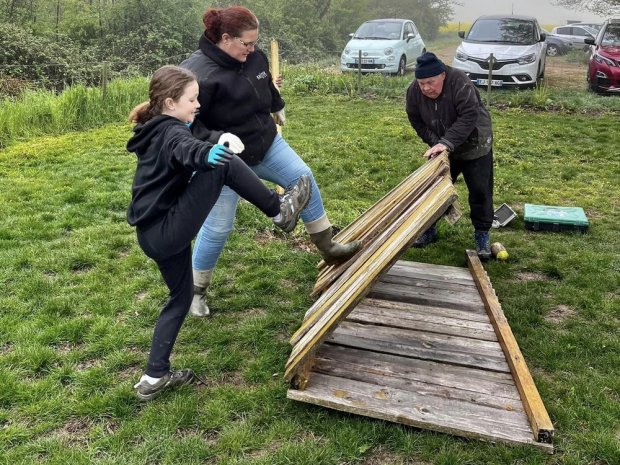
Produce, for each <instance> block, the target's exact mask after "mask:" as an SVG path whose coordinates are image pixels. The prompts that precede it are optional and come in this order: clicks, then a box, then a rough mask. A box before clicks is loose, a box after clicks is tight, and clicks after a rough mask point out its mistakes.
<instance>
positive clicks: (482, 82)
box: [476, 79, 504, 87]
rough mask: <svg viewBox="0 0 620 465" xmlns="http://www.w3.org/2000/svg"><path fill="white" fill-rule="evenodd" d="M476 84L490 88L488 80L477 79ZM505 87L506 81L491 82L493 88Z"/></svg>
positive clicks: (496, 80) (495, 80) (494, 80)
mask: <svg viewBox="0 0 620 465" xmlns="http://www.w3.org/2000/svg"><path fill="white" fill-rule="evenodd" d="M476 84H478V85H479V86H488V85H489V80H488V79H476ZM503 85H504V81H502V80H501V79H493V80H491V87H502V86H503Z"/></svg>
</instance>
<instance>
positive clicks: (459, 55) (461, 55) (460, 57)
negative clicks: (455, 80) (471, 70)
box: [454, 50, 469, 61]
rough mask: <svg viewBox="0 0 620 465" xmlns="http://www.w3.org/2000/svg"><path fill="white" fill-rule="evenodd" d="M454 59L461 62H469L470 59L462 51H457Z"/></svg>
mask: <svg viewBox="0 0 620 465" xmlns="http://www.w3.org/2000/svg"><path fill="white" fill-rule="evenodd" d="M454 58H456V59H457V60H459V61H467V60H468V58H469V57H468V56H467V54H466V53H463V52H461V51H460V50H457V51H456V55H455V56H454Z"/></svg>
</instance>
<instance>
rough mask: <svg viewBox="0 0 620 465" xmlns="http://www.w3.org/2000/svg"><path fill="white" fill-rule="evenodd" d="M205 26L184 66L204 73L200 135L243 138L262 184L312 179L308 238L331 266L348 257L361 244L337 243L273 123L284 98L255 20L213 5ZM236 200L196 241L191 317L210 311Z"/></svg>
mask: <svg viewBox="0 0 620 465" xmlns="http://www.w3.org/2000/svg"><path fill="white" fill-rule="evenodd" d="M203 23H204V25H205V33H204V34H203V35H202V36H201V38H200V43H199V49H198V50H197V51H196V52H194V53H193V54H192V55H191V56H190V57H189V58H188V59H187V60H185V61H184V62H183V63H181V66H182V67H184V68H187V69H190V70H192V71H193V72H194V73H195V74H196V75H197V76H198V82H199V84H200V96H199V100H200V103H201V105H202V108H201V110H200V112H199V113H198V115H197V117H196V118H197V121H198V123H199V124H196V125H194V128H193V132H194V135H195V136H196V137H198V138H199V139H202V140H210V141H212V142H213V141H216V140H217V139H218V138H219V137H220V135H221V134H222V133H223V132H231V133H233V134H235V135H237V136H238V137H239V138H240V139H241V141H240V142H241V144H240V145H239V146H243V147H244V150H243V151H242V152H241V153H239V156H240V157H241V159H242V160H243V161H245V162H246V163H247V164H248V165H249V166H250V168H251V169H252V170H253V171H254V172H255V173H256V174H257V175H258V176H259V177H260V178H261V179H265V180H268V181H272V182H274V183H277V184H279V185H281V186H288V185H290V184H292V183H293V182H295V180H296V179H297V178H298V177H299V176H301V175H307V176H309V177H310V179H311V181H312V198H311V200H310V203H309V205H308V208H306V210H304V212H303V213H302V214H301V219H302V221H303V222H304V225H305V227H306V230H307V231H308V233H309V234H310V239H311V240H312V242H313V243H314V244H315V245H316V246H317V248H318V249H319V252H320V254H321V256H322V257H323V259H324V260H325V261H326V262H327V263H328V264H334V263H338V262H341V261H344V260H347V259H348V258H349V257H351V256H352V255H353V254H355V252H357V250H358V249H359V248H360V246H361V244H360V243H359V242H357V241H354V242H351V243H349V244H346V245H343V244H339V243H337V242H334V241H333V240H332V226H331V223H330V222H329V219H328V218H327V215H326V213H325V209H324V207H323V201H322V199H321V193H320V192H319V189H318V186H317V185H316V182H315V181H314V178H313V176H312V172H311V170H310V168H309V167H308V166H307V165H306V164H305V163H304V161H303V160H302V159H301V158H300V157H299V156H298V155H297V153H295V151H294V150H293V149H292V148H291V147H290V146H289V145H288V144H287V143H286V141H285V140H284V139H283V138H282V137H281V136H280V135H278V133H277V131H276V124H275V123H274V118H275V120H276V122H278V123H279V124H281V125H282V124H284V122H285V114H284V101H283V100H282V98H281V97H280V94H279V92H278V90H277V89H276V88H275V86H274V84H273V82H272V77H271V74H270V72H269V63H268V61H267V57H266V56H265V54H264V53H263V52H262V51H261V50H259V49H257V48H256V42H257V40H258V20H257V19H256V16H254V14H253V13H252V12H251V11H250V10H248V9H246V8H243V7H239V6H233V7H229V8H223V9H216V8H210V9H208V10H207V11H206V13H205V14H204V16H203ZM272 114H273V118H272ZM237 201H238V196H237V195H236V194H235V193H234V192H232V191H231V190H229V189H226V188H224V189H223V190H222V194H221V195H220V198H219V199H218V201H217V202H216V204H215V206H214V208H213V211H212V212H211V213H210V214H209V216H208V218H207V220H206V221H205V224H204V225H203V227H202V229H201V230H200V233H199V234H198V237H197V239H196V244H195V246H194V257H193V267H194V282H195V284H196V295H195V296H194V300H193V302H192V307H191V310H190V312H191V314H192V315H195V316H206V315H208V314H209V308H208V307H207V304H206V296H205V293H206V289H207V287H208V285H209V283H210V282H211V275H212V271H213V268H215V264H216V263H217V260H218V258H219V256H220V254H221V252H222V250H223V249H224V245H225V243H226V239H227V238H228V235H229V234H230V232H231V231H232V229H233V223H234V219H235V213H236V209H237Z"/></svg>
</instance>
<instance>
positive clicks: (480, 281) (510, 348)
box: [467, 250, 554, 443]
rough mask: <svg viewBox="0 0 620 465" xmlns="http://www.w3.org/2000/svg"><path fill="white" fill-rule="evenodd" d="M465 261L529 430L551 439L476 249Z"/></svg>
mask: <svg viewBox="0 0 620 465" xmlns="http://www.w3.org/2000/svg"><path fill="white" fill-rule="evenodd" d="M467 261H468V266H469V269H470V271H471V274H472V276H473V277H474V280H475V282H476V286H477V287H478V289H479V291H480V295H481V296H482V300H483V301H484V304H485V307H486V310H487V312H488V315H489V319H490V320H491V324H492V325H493V327H494V328H495V331H496V333H497V338H498V339H499V343H500V345H501V347H502V350H503V351H504V355H505V356H506V360H507V362H508V365H509V366H510V371H511V372H512V376H513V378H514V380H515V384H516V386H517V389H518V390H519V393H520V394H521V400H522V402H523V406H524V408H525V411H526V413H527V416H528V418H529V421H530V424H531V426H532V430H533V431H534V436H535V437H536V438H537V440H538V441H539V442H541V443H550V442H551V440H552V437H553V432H554V428H553V424H552V423H551V419H550V418H549V414H548V413H547V410H546V409H545V406H544V404H543V402H542V399H541V398H540V394H539V393H538V389H537V388H536V385H535V384H534V380H533V379H532V375H531V374H530V371H529V369H528V368H527V365H526V363H525V359H524V358H523V354H522V353H521V349H519V345H518V344H517V341H516V339H515V337H514V334H513V333H512V329H510V325H509V324H508V321H507V320H506V317H505V316H504V312H503V311H502V307H501V305H500V303H499V300H498V299H497V296H496V295H495V291H494V289H493V287H492V286H491V282H490V281H489V278H488V276H487V274H486V272H485V271H484V268H483V267H482V264H481V263H480V260H479V259H478V255H477V254H476V252H475V251H473V250H468V251H467Z"/></svg>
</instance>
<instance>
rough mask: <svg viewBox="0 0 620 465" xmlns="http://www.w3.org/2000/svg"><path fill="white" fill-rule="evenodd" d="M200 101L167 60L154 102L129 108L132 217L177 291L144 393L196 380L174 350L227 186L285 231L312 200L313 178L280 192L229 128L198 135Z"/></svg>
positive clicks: (156, 340) (157, 335)
mask: <svg viewBox="0 0 620 465" xmlns="http://www.w3.org/2000/svg"><path fill="white" fill-rule="evenodd" d="M199 107H200V104H199V103H198V83H197V82H196V78H195V76H194V74H193V73H192V72H190V71H188V70H185V69H182V68H179V67H176V66H164V67H163V68H160V69H158V70H157V71H156V72H155V73H154V74H153V78H152V79H151V82H150V85H149V101H148V102H145V103H143V104H141V105H138V106H137V107H136V108H134V109H133V111H132V112H131V114H130V115H129V118H130V120H131V121H133V122H135V123H137V125H136V126H135V128H134V135H133V137H132V138H131V139H130V140H129V142H128V143H127V150H128V151H130V152H134V153H135V154H136V156H137V158H138V164H137V167H136V174H135V177H134V182H133V187H132V200H131V204H130V206H129V209H128V211H127V220H128V222H129V224H131V225H132V226H135V227H136V233H137V237H138V243H139V244H140V247H141V248H142V250H143V251H144V253H145V254H146V255H147V256H148V257H150V258H152V259H153V260H154V261H155V262H156V263H157V266H158V268H159V271H160V272H161V275H162V277H163V278H164V281H165V282H166V285H167V286H168V289H169V291H170V294H169V299H168V301H167V302H166V304H165V305H164V307H163V309H162V310H161V313H160V315H159V319H158V320H157V324H156V326H155V331H154V334H153V341H152V345H151V352H150V355H149V360H148V364H147V368H146V372H145V374H144V375H143V376H142V378H140V381H138V383H137V384H136V385H135V386H134V388H135V389H136V393H137V396H138V398H140V399H141V400H150V399H152V398H153V397H155V396H157V395H158V394H159V393H160V392H161V391H162V390H164V389H167V388H171V387H174V386H178V385H181V384H186V383H189V382H191V381H192V380H193V379H194V374H193V372H192V371H191V370H189V369H185V370H179V371H172V370H171V369H170V353H171V352H172V347H173V345H174V342H175V340H176V337H177V334H178V333H179V330H180V329H181V325H182V324H183V320H184V319H185V316H186V315H187V312H188V310H189V307H190V304H191V302H192V296H193V293H194V291H193V280H192V260H191V259H192V253H191V241H192V239H193V238H194V237H195V236H196V234H197V233H198V230H199V229H200V227H201V226H202V223H203V222H204V220H205V218H206V217H207V215H208V214H209V212H210V211H211V208H212V207H213V205H214V203H215V201H216V200H217V199H218V197H219V195H220V191H221V190H222V187H223V186H229V187H230V188H231V189H233V190H234V191H236V192H237V193H238V194H239V195H240V196H241V197H243V198H245V199H246V200H248V201H249V202H251V203H252V204H254V205H255V206H256V207H258V208H259V209H260V210H261V211H262V212H263V213H265V214H266V215H267V216H269V217H271V218H272V219H273V222H274V223H275V224H276V226H278V227H280V228H282V229H283V230H284V231H286V232H289V231H291V230H293V228H294V227H295V225H296V224H297V220H298V219H299V214H300V213H301V211H302V210H303V208H304V207H305V206H306V205H307V203H308V201H309V199H310V193H311V183H310V180H309V179H308V178H307V177H303V176H302V177H300V178H299V180H298V181H297V183H296V184H295V185H294V186H293V187H292V188H291V189H290V190H289V191H287V192H286V193H285V194H284V196H283V197H281V198H280V197H279V196H278V195H277V194H276V193H275V192H274V191H272V190H270V189H268V188H267V187H266V186H265V185H264V184H263V183H262V182H261V181H260V179H259V178H258V177H257V176H256V175H255V174H254V172H253V171H252V170H251V169H250V168H248V167H247V165H246V164H245V163H244V162H243V161H241V159H240V158H239V157H237V155H235V153H234V151H233V150H234V148H235V147H236V146H239V144H240V141H239V139H238V138H237V137H236V136H234V135H233V134H230V133H226V134H223V135H222V136H221V137H220V139H219V140H218V143H217V144H215V145H214V144H212V143H210V142H203V141H200V140H198V139H195V138H194V137H193V136H192V133H191V131H190V129H189V125H191V123H192V122H193V121H194V115H195V113H196V110H197V109H198V108H199ZM228 146H230V148H229V147H228Z"/></svg>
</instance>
